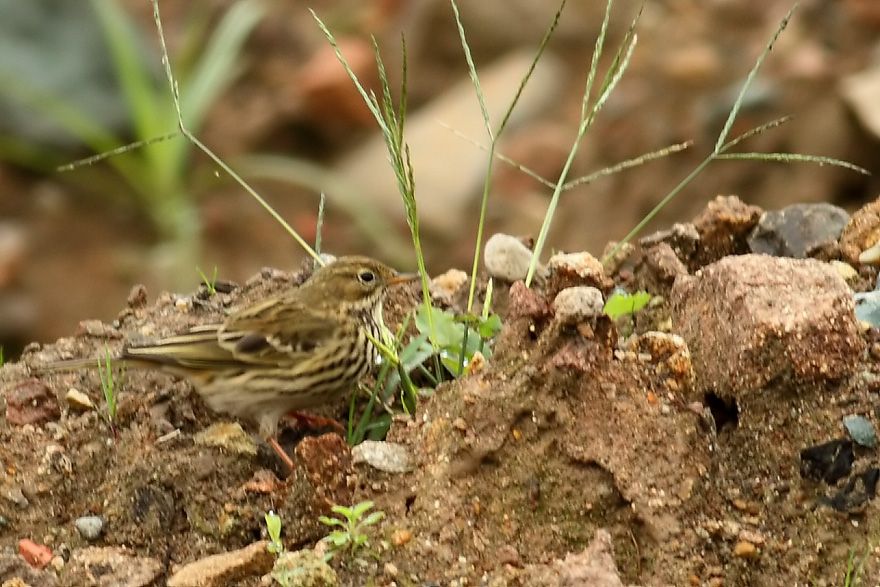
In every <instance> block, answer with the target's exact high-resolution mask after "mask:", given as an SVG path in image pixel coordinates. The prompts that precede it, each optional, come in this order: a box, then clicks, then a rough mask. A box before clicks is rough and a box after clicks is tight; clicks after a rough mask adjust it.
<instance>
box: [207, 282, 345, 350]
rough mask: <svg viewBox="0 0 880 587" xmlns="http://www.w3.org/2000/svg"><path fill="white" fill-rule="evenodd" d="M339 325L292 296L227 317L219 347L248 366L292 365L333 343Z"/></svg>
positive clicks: (220, 336)
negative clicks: (264, 364)
mask: <svg viewBox="0 0 880 587" xmlns="http://www.w3.org/2000/svg"><path fill="white" fill-rule="evenodd" d="M337 328H338V322H337V321H335V320H332V319H329V318H327V317H326V316H324V315H320V314H318V313H316V312H314V311H313V310H311V309H309V308H307V307H305V306H304V305H303V304H302V303H301V302H300V301H299V300H297V299H296V298H292V297H290V296H284V297H277V298H272V299H270V300H266V301H264V302H261V303H259V304H257V305H255V306H251V307H250V308H246V309H244V310H241V311H239V312H236V313H234V314H232V315H231V316H230V317H229V318H227V320H226V322H225V323H224V324H223V326H221V327H220V331H219V334H218V339H219V344H220V346H221V347H222V348H224V349H226V350H227V351H228V352H230V353H231V354H232V355H233V356H234V357H235V358H236V359H239V360H241V361H243V362H248V363H268V364H275V365H292V364H295V363H298V362H300V361H302V360H303V359H305V358H307V357H308V356H309V355H310V354H311V352H312V351H313V350H314V349H315V348H317V347H319V346H321V345H322V344H324V343H326V342H327V341H328V340H330V339H331V338H332V337H334V335H335V334H336V332H337Z"/></svg>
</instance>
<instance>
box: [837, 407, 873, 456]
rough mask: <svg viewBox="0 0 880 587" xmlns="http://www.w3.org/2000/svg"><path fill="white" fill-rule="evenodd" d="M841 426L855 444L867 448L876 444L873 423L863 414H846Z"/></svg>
mask: <svg viewBox="0 0 880 587" xmlns="http://www.w3.org/2000/svg"><path fill="white" fill-rule="evenodd" d="M843 426H844V427H845V428H846V431H847V433H848V434H849V437H850V438H852V439H853V441H854V442H855V443H856V444H860V445H862V446H866V447H868V448H873V447H875V446H877V432H876V431H875V430H874V425H873V424H871V422H870V421H869V420H868V419H867V418H865V417H864V416H858V415H855V414H851V415H849V416H846V417H844V418H843Z"/></svg>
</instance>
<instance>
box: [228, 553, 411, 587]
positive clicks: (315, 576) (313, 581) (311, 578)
mask: <svg viewBox="0 0 880 587" xmlns="http://www.w3.org/2000/svg"><path fill="white" fill-rule="evenodd" d="M388 565H391V566H392V567H393V568H394V570H395V571H396V570H397V569H396V567H394V565H393V564H391V563H386V565H385V568H386V573H387V572H388V571H387V568H388ZM389 576H393V575H391V574H390V573H389ZM271 577H272V578H273V579H274V580H275V581H276V582H277V584H280V585H288V586H289V587H336V586H337V585H339V578H338V577H337V576H336V571H334V570H333V569H332V568H331V567H330V565H328V564H327V563H326V562H325V561H324V559H323V557H322V556H321V555H319V554H318V553H317V552H315V551H314V550H310V549H304V550H297V551H294V552H285V553H284V554H282V555H281V556H279V557H278V559H277V560H276V561H275V565H274V566H273V567H272V573H271ZM227 584H228V583H224V585H227Z"/></svg>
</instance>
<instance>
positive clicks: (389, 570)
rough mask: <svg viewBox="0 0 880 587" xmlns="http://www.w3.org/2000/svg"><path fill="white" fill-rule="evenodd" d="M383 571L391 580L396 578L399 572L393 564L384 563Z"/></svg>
mask: <svg viewBox="0 0 880 587" xmlns="http://www.w3.org/2000/svg"><path fill="white" fill-rule="evenodd" d="M383 570H384V571H385V574H386V575H388V576H389V577H392V578H393V577H396V576H397V574H398V573H399V572H400V571H399V570H398V569H397V566H396V565H395V564H394V563H385V566H384V567H383Z"/></svg>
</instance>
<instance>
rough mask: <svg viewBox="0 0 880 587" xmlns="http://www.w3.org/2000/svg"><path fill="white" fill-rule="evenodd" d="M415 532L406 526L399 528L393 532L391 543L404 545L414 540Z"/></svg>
mask: <svg viewBox="0 0 880 587" xmlns="http://www.w3.org/2000/svg"><path fill="white" fill-rule="evenodd" d="M412 537H413V534H412V532H410V531H409V530H407V529H406V528H398V529H397V530H395V531H394V532H392V533H391V544H393V545H394V546H403V545H404V544H406V543H407V542H409V541H410V540H412Z"/></svg>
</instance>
